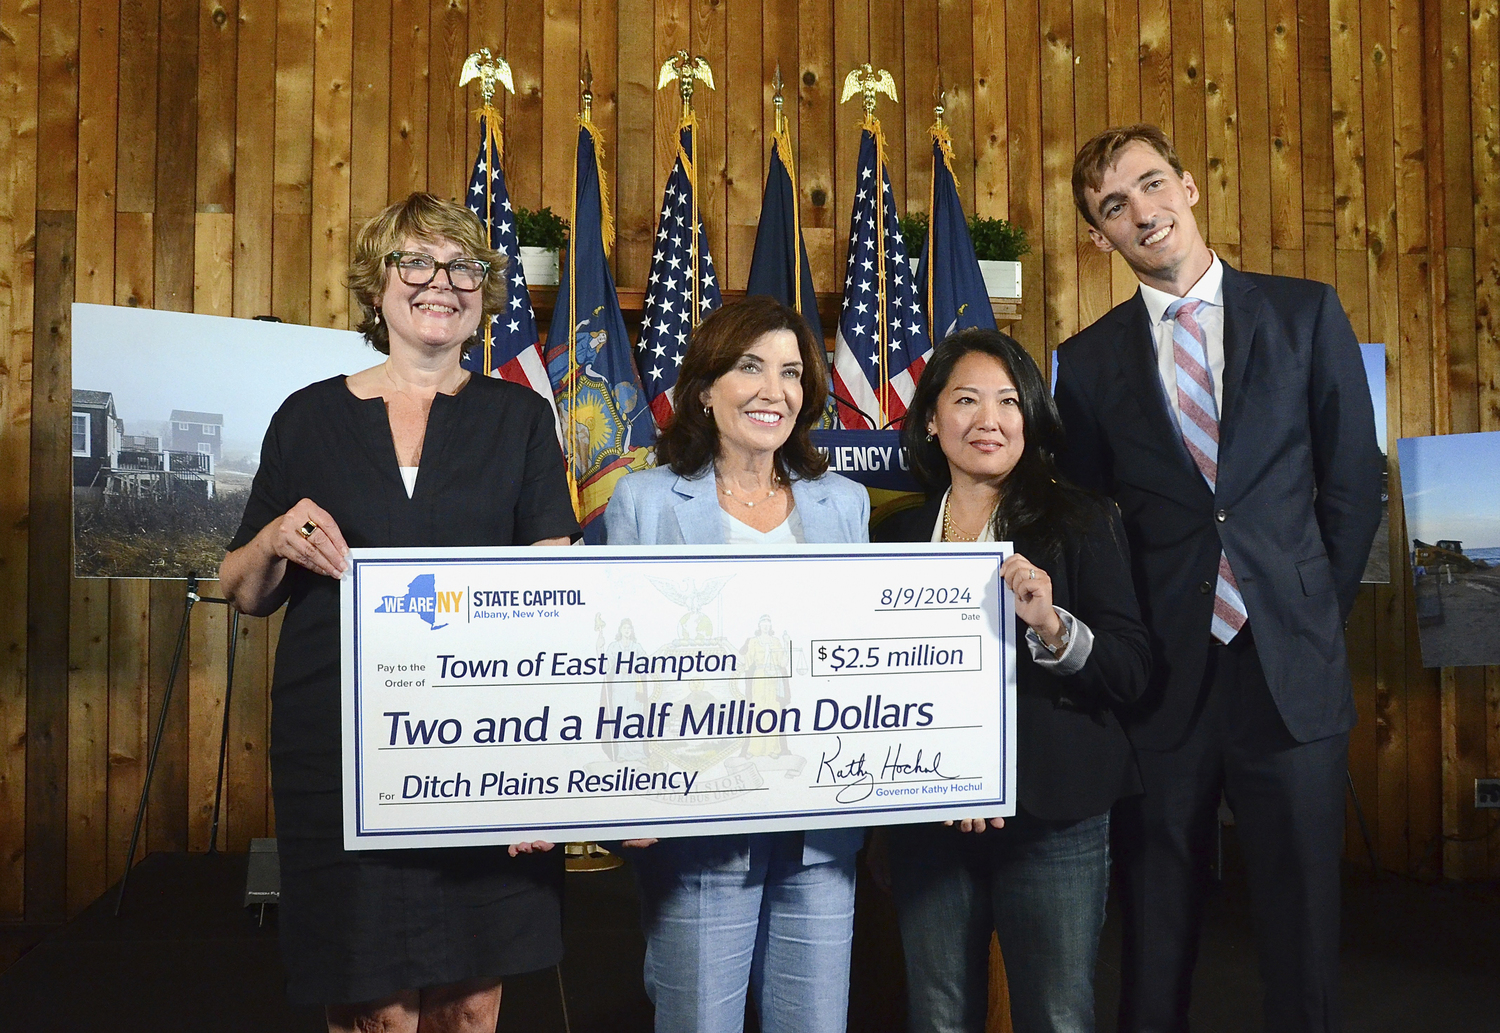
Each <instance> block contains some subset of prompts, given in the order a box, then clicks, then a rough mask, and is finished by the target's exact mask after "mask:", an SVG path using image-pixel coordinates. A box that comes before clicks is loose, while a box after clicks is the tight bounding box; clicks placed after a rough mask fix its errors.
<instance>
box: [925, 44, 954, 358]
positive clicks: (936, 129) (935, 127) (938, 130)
mask: <svg viewBox="0 0 1500 1033" xmlns="http://www.w3.org/2000/svg"><path fill="white" fill-rule="evenodd" d="M942 74H943V73H942V70H941V69H939V71H938V75H939V77H940V78H939V80H938V102H937V106H936V107H934V108H933V109H932V111H933V114H934V115H936V116H937V118H936V120H935V121H934V122H933V123H932V128H931V129H929V130H928V132H929V133H930V134H931V135H932V139H933V142H934V144H936V145H937V147H938V148H939V149H940V150H941V152H942V155H943V164H944V165H946V166H947V167H948V173H949V175H952V173H953V165H952V163H951V162H950V161H949V157H950V156H951V155H952V153H953V147H952V137H950V136H949V135H948V127H947V125H946V124H944V122H943V96H944V91H943V87H942V80H941V76H942ZM954 182H955V185H956V183H957V180H956V179H955V181H954ZM936 210H937V155H936V154H934V155H933V157H932V175H931V176H929V177H928V180H927V241H926V247H924V248H923V249H922V250H923V251H924V252H925V256H924V257H926V259H927V263H926V264H927V284H926V286H927V311H926V312H924V313H923V315H924V316H926V318H927V338H928V340H930V341H933V342H936V340H937V337H936V335H935V333H934V328H933V325H932V312H933V307H932V306H933V296H932V283H933V281H934V280H935V279H937V277H936V275H935V274H934V271H933V268H932V256H933V255H935V254H937V246H936V240H935V237H936V236H937V220H936V219H934V218H933V217H932V216H933V213H934V212H935V211H936Z"/></svg>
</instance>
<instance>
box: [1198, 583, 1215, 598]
mask: <svg viewBox="0 0 1500 1033" xmlns="http://www.w3.org/2000/svg"><path fill="white" fill-rule="evenodd" d="M1213 590H1214V586H1213V585H1211V584H1209V583H1208V582H1207V581H1201V582H1199V583H1198V591H1200V592H1202V593H1203V594H1204V595H1207V594H1208V593H1210V592H1212V591H1213Z"/></svg>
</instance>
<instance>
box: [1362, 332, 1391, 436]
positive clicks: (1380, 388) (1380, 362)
mask: <svg viewBox="0 0 1500 1033" xmlns="http://www.w3.org/2000/svg"><path fill="white" fill-rule="evenodd" d="M1359 354H1360V357H1361V358H1363V359H1364V360H1365V380H1367V381H1369V383H1370V403H1371V404H1372V405H1374V406H1375V441H1376V443H1377V444H1379V445H1380V451H1381V452H1383V453H1385V454H1386V455H1390V449H1388V448H1386V440H1385V345H1383V344H1362V345H1360V346H1359Z"/></svg>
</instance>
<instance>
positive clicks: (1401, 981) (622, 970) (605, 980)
mask: <svg viewBox="0 0 1500 1033" xmlns="http://www.w3.org/2000/svg"><path fill="white" fill-rule="evenodd" d="M1227 869H1228V870H1227V873H1226V879H1225V883H1224V886H1223V889H1222V891H1221V892H1219V893H1218V894H1217V896H1216V898H1215V900H1214V902H1213V904H1212V907H1211V913H1210V916H1209V922H1208V926H1207V930H1206V932H1205V936H1204V942H1203V951H1202V961H1201V963H1200V966H1199V971H1198V979H1197V984H1196V994H1195V1003H1194V1008H1193V1022H1194V1026H1193V1028H1194V1030H1195V1033H1241V1031H1243V1033H1261V1031H1260V1012H1259V985H1258V977H1257V975H1256V968H1255V957H1254V941H1253V936H1252V933H1251V921H1250V911H1249V907H1248V903H1247V901H1246V899H1245V890H1244V884H1243V879H1242V877H1241V876H1240V874H1239V872H1238V871H1237V868H1236V865H1235V862H1234V857H1233V853H1232V852H1231V853H1230V857H1229V862H1228V865H1227ZM244 871H245V857H244V855H228V856H216V857H214V856H202V855H182V854H155V855H152V856H151V857H149V858H147V859H146V861H145V862H144V863H143V864H142V865H141V866H140V867H138V868H137V869H136V870H135V872H134V874H133V875H132V878H131V884H130V895H129V897H128V899H127V901H126V908H125V912H124V914H123V916H122V917H121V918H119V919H116V918H114V917H113V916H112V914H111V910H112V908H113V905H114V898H113V894H112V893H111V894H108V895H106V896H105V898H103V899H101V900H100V901H97V902H96V903H95V904H94V905H93V906H92V907H90V908H89V909H88V910H87V911H85V912H84V913H83V914H82V915H80V916H79V917H78V918H77V919H76V920H74V921H73V922H70V923H69V924H68V925H66V926H64V927H62V928H61V929H58V930H57V931H55V932H53V933H52V934H51V935H50V936H48V937H47V938H46V939H45V940H43V941H42V942H41V943H40V944H38V945H37V946H36V947H34V948H33V949H31V950H30V951H29V952H28V953H26V954H25V955H24V956H23V957H22V958H21V959H20V960H19V961H17V962H16V963H15V964H14V965H12V966H11V967H10V968H9V969H7V970H6V971H5V972H3V973H0V1030H5V1031H10V1030H14V1031H17V1033H46V1031H66V1033H74V1031H83V1030H100V1029H108V1030H111V1031H113V1033H133V1031H137V1030H140V1031H147V1030H149V1031H152V1033H157V1031H163V1030H170V1031H193V1030H213V1031H216V1033H217V1031H236V1030H245V1031H256V1033H259V1031H267V1030H274V1031H278V1033H280V1031H286V1033H296V1031H301V1030H306V1031H308V1033H312V1031H316V1030H320V1029H322V1028H323V1025H322V1022H321V1016H320V1014H319V1012H318V1011H317V1010H316V1009H309V1008H293V1007H291V1006H289V1005H287V1004H286V1003H285V1001H284V999H283V997H282V992H281V980H282V974H281V963H280V959H279V956H278V953H277V948H276V933H275V914H274V909H271V910H268V912H267V918H266V923H265V925H264V926H263V927H262V926H258V925H257V914H256V912H255V911H254V910H246V909H245V908H243V907H241V906H240V901H241V895H242V890H243V887H244ZM1345 886H1346V892H1345V907H1344V915H1345V928H1344V945H1345V946H1344V958H1343V966H1344V980H1343V982H1344V1002H1345V1003H1344V1007H1345V1013H1346V1023H1345V1029H1346V1030H1347V1031H1349V1033H1376V1031H1380V1033H1385V1031H1390V1033H1398V1031H1399V1033H1426V1031H1432V1033H1487V1031H1495V1033H1500V887H1496V886H1494V885H1484V886H1464V887H1459V886H1448V885H1440V886H1429V885H1422V884H1418V883H1415V882H1411V881H1408V880H1404V879H1398V878H1395V877H1386V878H1384V879H1381V880H1375V879H1373V878H1372V877H1371V876H1370V875H1369V874H1368V873H1366V872H1364V871H1363V870H1359V869H1352V868H1351V869H1349V870H1348V871H1347V874H1346V879H1345ZM860 893H861V897H860V905H859V919H858V930H857V935H856V948H855V965H854V974H853V978H852V991H851V1008H850V1013H851V1014H850V1019H851V1022H850V1028H851V1030H855V1031H858V1033H862V1031H867V1030H868V1031H882V1030H893V1031H894V1030H898V1029H899V1028H900V1025H901V1021H902V1019H901V1015H902V1012H903V1007H902V1004H901V999H900V994H901V990H900V984H901V979H900V961H899V954H898V951H897V948H896V947H895V941H894V926H893V922H892V920H891V916H890V909H889V906H888V903H887V902H886V901H884V900H882V899H881V898H880V896H879V894H878V891H876V890H874V889H873V888H871V887H869V886H867V885H861V888H860ZM566 938H567V948H568V954H567V960H566V961H564V963H563V964H562V966H561V971H560V972H559V971H556V970H549V971H546V972H541V973H535V974H532V975H529V976H524V977H519V978H515V979H512V980H509V981H507V983H506V987H505V1000H504V1002H503V1005H502V1007H501V1017H500V1029H501V1030H521V1029H525V1030H539V1031H550V1030H566V1029H571V1030H573V1031H575V1033H628V1031H633V1030H647V1029H649V1024H650V1005H649V1004H648V1003H647V1001H646V999H645V996H644V994H643V993H642V991H641V989H640V966H641V953H642V944H641V939H640V934H639V932H638V931H637V924H636V903H635V894H634V889H633V886H632V883H631V878H630V875H629V872H628V869H620V870H616V871H614V872H608V873H602V874H599V873H595V874H578V875H570V876H569V877H568V900H567V913H566ZM1118 957H1119V933H1118V928H1117V926H1116V925H1115V923H1114V921H1113V919H1111V921H1110V923H1109V924H1108V925H1107V926H1106V929H1105V937H1104V943H1103V947H1102V956H1101V960H1100V965H1099V980H1098V992H1099V1014H1100V1030H1101V1031H1103V1033H1109V1031H1112V1030H1113V1029H1114V1022H1113V1014H1112V1013H1113V1007H1114V1001H1115V999H1116V996H1117V994H1118V989H1119V969H1118ZM560 991H561V992H560ZM565 1012H566V1017H565Z"/></svg>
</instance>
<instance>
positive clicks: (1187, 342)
mask: <svg viewBox="0 0 1500 1033" xmlns="http://www.w3.org/2000/svg"><path fill="white" fill-rule="evenodd" d="M1202 304H1203V302H1201V301H1198V300H1196V299H1186V298H1185V299H1182V300H1179V301H1174V302H1172V304H1170V305H1168V306H1167V312H1166V316H1167V318H1168V319H1170V320H1172V359H1173V362H1174V364H1175V365H1176V367H1177V410H1178V417H1177V422H1178V423H1179V424H1181V426H1182V440H1183V442H1184V443H1185V444H1186V445H1187V450H1188V453H1189V454H1190V455H1191V456H1192V457H1193V462H1195V463H1197V464H1198V470H1199V472H1200V473H1202V474H1203V479H1204V480H1205V481H1207V482H1208V486H1209V488H1210V490H1212V489H1214V488H1215V487H1216V485H1217V484H1218V480H1219V405H1218V403H1217V402H1215V401H1214V382H1213V375H1212V374H1211V373H1210V372H1209V366H1208V339H1207V337H1206V336H1205V335H1204V333H1203V327H1202V326H1200V325H1199V323H1198V320H1197V319H1195V318H1194V313H1196V312H1197V311H1198V309H1199V307H1200V306H1201V305H1202ZM1247 619H1248V618H1247V615H1246V613H1245V600H1244V599H1243V598H1242V597H1241V596H1240V587H1239V584H1238V583H1237V582H1236V581H1235V579H1234V571H1232V570H1230V569H1229V557H1228V556H1226V555H1225V554H1224V553H1223V552H1222V551H1221V552H1220V553H1219V581H1218V584H1217V586H1216V587H1215V589H1214V619H1213V625H1212V632H1213V636H1214V638H1216V639H1218V640H1219V641H1220V642H1229V641H1230V640H1231V639H1233V638H1234V636H1235V635H1236V634H1238V633H1239V630H1240V629H1241V628H1243V627H1244V626H1245V621H1246V620H1247Z"/></svg>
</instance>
